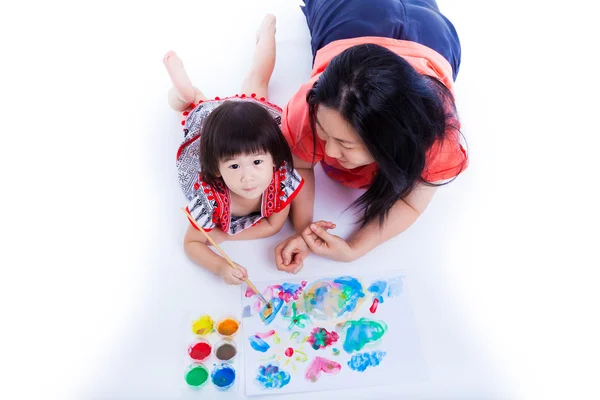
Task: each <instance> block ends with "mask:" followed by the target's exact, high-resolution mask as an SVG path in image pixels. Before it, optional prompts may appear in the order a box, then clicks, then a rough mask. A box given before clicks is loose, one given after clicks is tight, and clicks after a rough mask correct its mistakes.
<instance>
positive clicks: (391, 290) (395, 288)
mask: <svg viewBox="0 0 600 400" xmlns="http://www.w3.org/2000/svg"><path fill="white" fill-rule="evenodd" d="M400 293H402V278H400V277H399V276H397V277H395V278H391V279H390V280H389V281H388V293H387V295H388V297H396V296H398V295H400Z"/></svg>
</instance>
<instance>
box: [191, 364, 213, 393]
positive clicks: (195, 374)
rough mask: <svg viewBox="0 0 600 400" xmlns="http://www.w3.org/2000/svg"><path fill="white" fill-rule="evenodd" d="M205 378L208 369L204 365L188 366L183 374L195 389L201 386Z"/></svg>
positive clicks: (206, 378) (206, 377)
mask: <svg viewBox="0 0 600 400" xmlns="http://www.w3.org/2000/svg"><path fill="white" fill-rule="evenodd" d="M207 380H208V370H207V369H206V367H205V366H204V365H194V366H190V369H189V371H188V372H187V373H186V374H185V381H186V382H187V384H188V385H190V386H191V387H193V388H195V389H198V388H200V387H201V386H203V385H204V384H205V383H206V381H207Z"/></svg>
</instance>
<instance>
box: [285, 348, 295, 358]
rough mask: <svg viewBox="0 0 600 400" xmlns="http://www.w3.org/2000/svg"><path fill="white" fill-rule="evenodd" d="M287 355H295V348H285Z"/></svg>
mask: <svg viewBox="0 0 600 400" xmlns="http://www.w3.org/2000/svg"><path fill="white" fill-rule="evenodd" d="M285 355H286V356H288V357H291V356H293V355H294V349H292V348H291V347H288V348H287V349H285Z"/></svg>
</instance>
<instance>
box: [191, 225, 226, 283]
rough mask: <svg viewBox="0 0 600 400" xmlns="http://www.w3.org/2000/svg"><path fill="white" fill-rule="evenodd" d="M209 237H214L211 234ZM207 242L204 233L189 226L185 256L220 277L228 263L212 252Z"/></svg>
mask: <svg viewBox="0 0 600 400" xmlns="http://www.w3.org/2000/svg"><path fill="white" fill-rule="evenodd" d="M209 235H212V233H210V232H209ZM206 241H207V240H206V236H204V234H203V233H202V232H199V231H197V230H196V229H194V228H192V226H191V225H190V226H188V229H187V232H186V233H185V237H184V239H183V248H184V250H185V254H187V256H188V257H189V258H190V259H191V260H192V261H193V262H195V263H196V264H198V265H200V266H202V267H204V268H206V269H207V270H209V271H210V272H212V273H214V274H216V275H220V274H221V269H222V268H224V265H227V261H226V260H225V259H224V258H223V257H221V256H220V255H218V254H216V253H215V252H214V251H212V250H211V249H210V247H209V246H208V244H207V243H206ZM215 241H217V240H215Z"/></svg>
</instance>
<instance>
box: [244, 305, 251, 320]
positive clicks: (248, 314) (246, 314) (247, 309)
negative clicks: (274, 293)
mask: <svg viewBox="0 0 600 400" xmlns="http://www.w3.org/2000/svg"><path fill="white" fill-rule="evenodd" d="M251 316H252V308H251V307H250V306H246V307H244V311H242V318H249V317H251Z"/></svg>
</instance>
